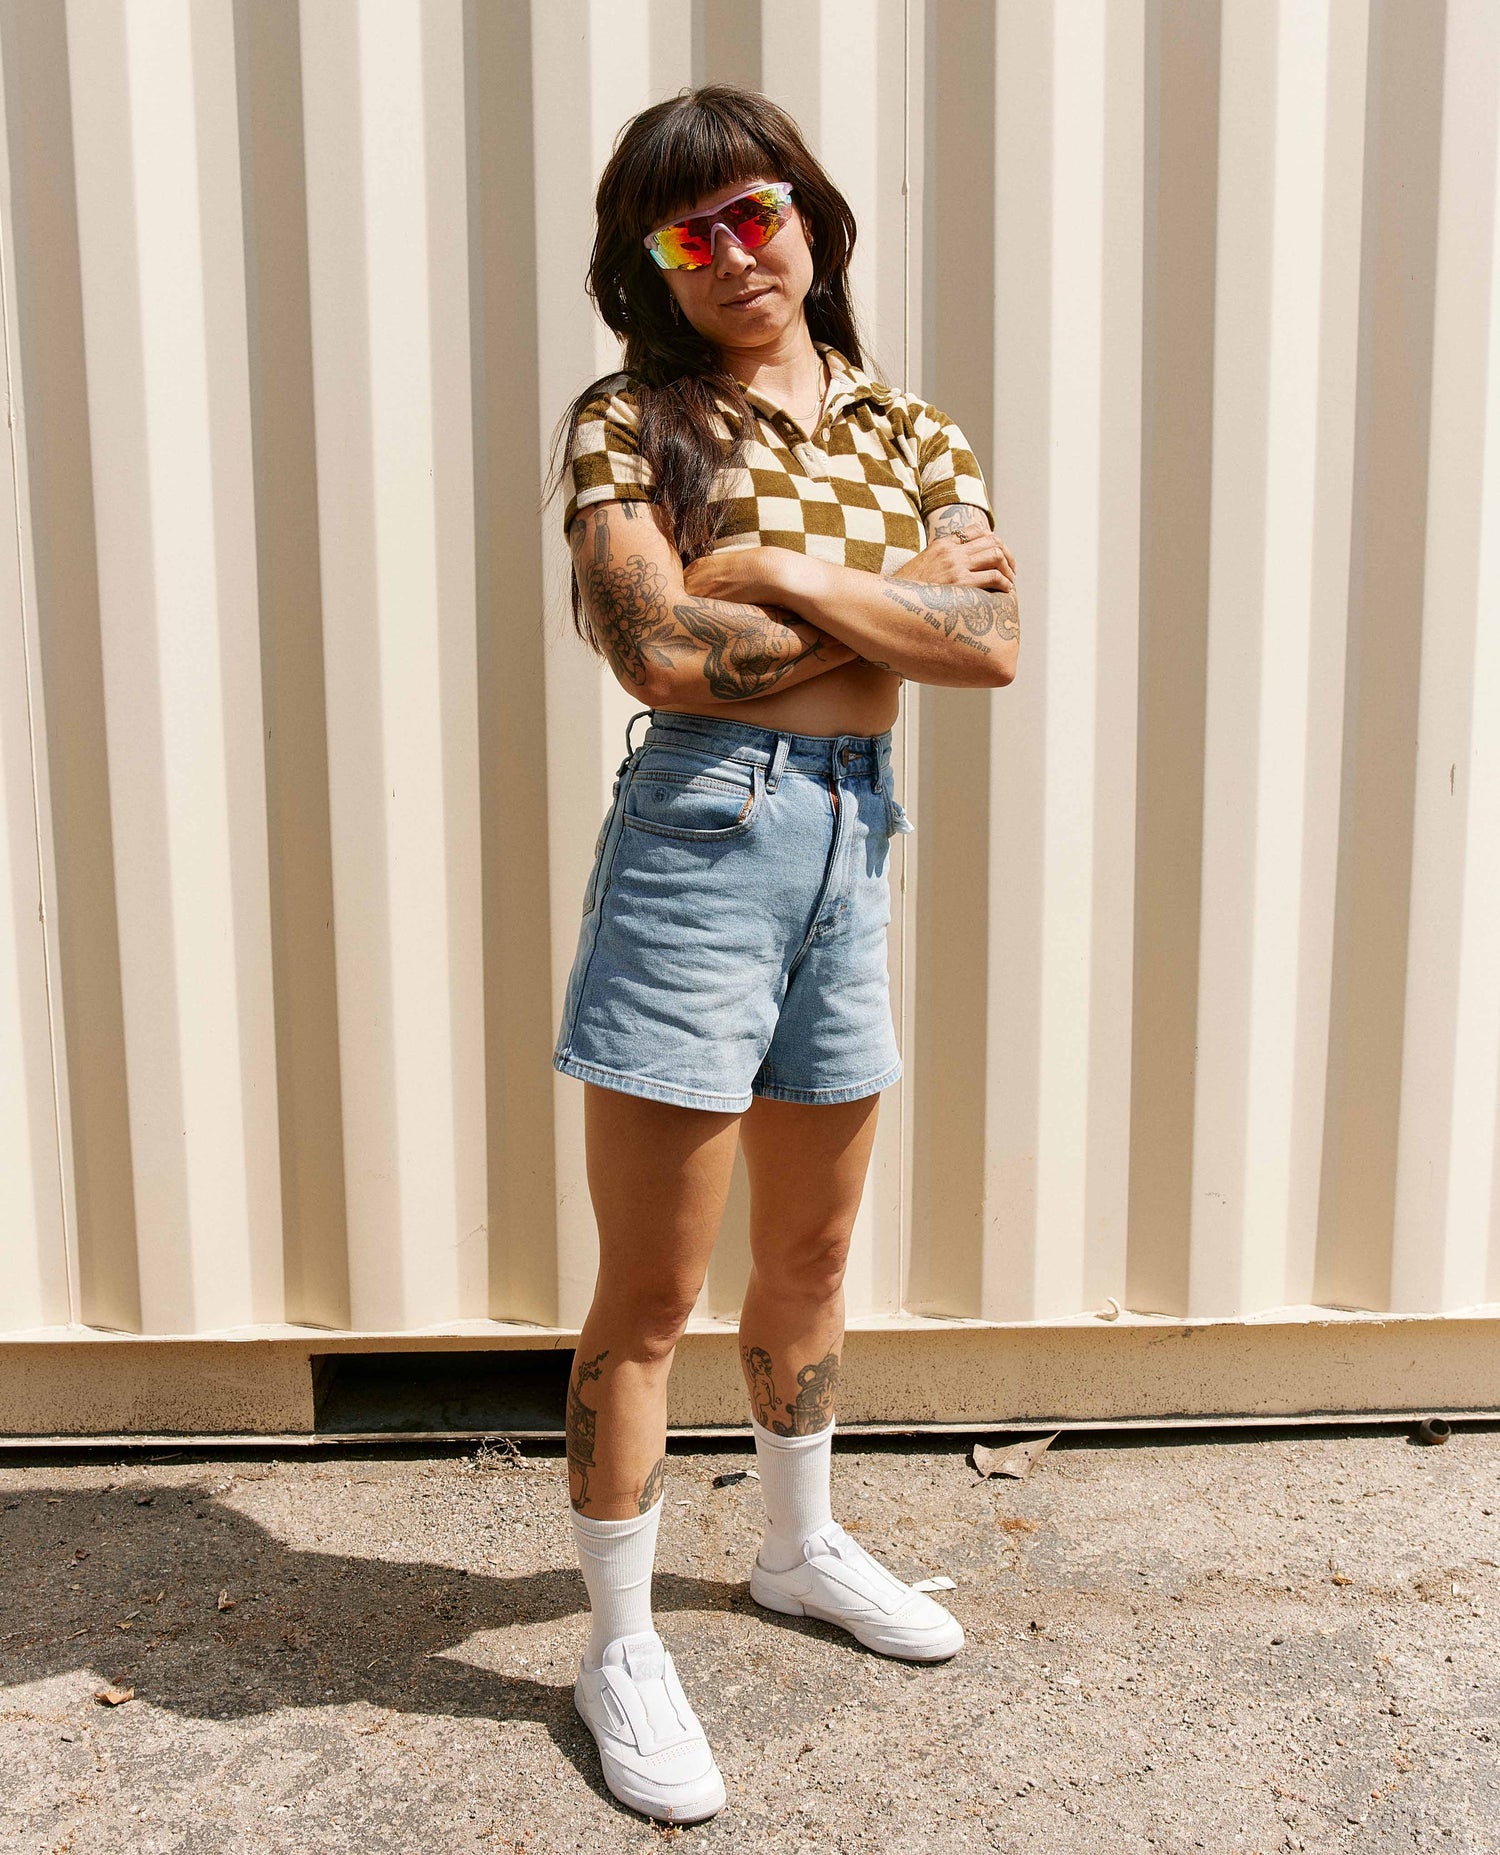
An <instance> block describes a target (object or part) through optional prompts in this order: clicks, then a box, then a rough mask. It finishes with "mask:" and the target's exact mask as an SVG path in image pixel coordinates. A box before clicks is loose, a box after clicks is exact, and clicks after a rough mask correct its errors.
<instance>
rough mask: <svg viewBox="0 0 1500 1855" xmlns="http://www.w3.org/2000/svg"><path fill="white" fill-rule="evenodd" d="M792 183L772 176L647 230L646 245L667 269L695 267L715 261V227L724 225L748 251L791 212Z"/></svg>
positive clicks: (770, 235) (770, 236)
mask: <svg viewBox="0 0 1500 1855" xmlns="http://www.w3.org/2000/svg"><path fill="white" fill-rule="evenodd" d="M791 201H792V183H791V181H789V180H773V181H772V182H771V184H770V185H769V186H766V187H750V188H747V189H746V191H745V192H744V193H737V194H736V195H735V196H734V198H733V199H732V200H725V201H724V202H723V203H722V204H721V205H719V206H716V207H715V208H714V209H713V211H712V212H711V213H692V214H690V215H689V217H688V218H686V219H677V220H674V222H673V223H672V224H671V225H663V226H658V227H657V229H656V230H655V231H654V232H648V233H647V235H646V238H645V241H644V242H645V246H646V249H647V250H648V251H649V252H650V253H651V255H652V257H653V258H655V259H656V261H657V263H658V264H659V265H660V266H661V268H662V269H663V270H664V271H696V270H701V269H702V268H703V266H704V265H705V264H711V263H712V262H713V255H714V231H715V229H716V228H717V227H718V226H721V225H722V226H723V227H724V228H725V229H726V230H727V231H728V232H729V233H730V235H731V236H732V237H734V238H736V239H738V241H739V242H740V244H742V245H743V246H744V247H745V249H746V251H755V250H758V249H759V247H760V246H762V245H764V244H766V243H767V241H768V240H770V239H773V238H774V237H775V236H776V234H777V233H778V232H779V231H780V230H781V228H782V227H783V226H784V225H785V224H786V222H787V220H788V219H790V218H791V216H792V204H791Z"/></svg>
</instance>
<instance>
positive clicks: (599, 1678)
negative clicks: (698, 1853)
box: [573, 1630, 724, 1823]
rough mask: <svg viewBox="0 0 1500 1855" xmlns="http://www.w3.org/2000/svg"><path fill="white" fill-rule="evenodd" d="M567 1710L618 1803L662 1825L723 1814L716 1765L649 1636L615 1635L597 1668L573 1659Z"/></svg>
mask: <svg viewBox="0 0 1500 1855" xmlns="http://www.w3.org/2000/svg"><path fill="white" fill-rule="evenodd" d="M573 1705H574V1706H575V1707H576V1708H577V1709H578V1711H579V1713H580V1715H581V1716H582V1718H583V1721H584V1724H585V1725H586V1726H587V1727H588V1729H589V1731H590V1732H591V1733H592V1734H593V1735H594V1738H595V1739H596V1740H597V1741H598V1745H599V1758H600V1761H601V1762H602V1764H603V1766H604V1782H605V1783H606V1784H607V1785H608V1786H609V1788H610V1790H611V1791H612V1792H613V1793H614V1795H615V1796H616V1797H618V1798H619V1800H620V1802H621V1803H625V1804H629V1805H630V1807H631V1809H632V1810H639V1811H640V1812H641V1813H642V1815H644V1816H650V1817H655V1818H657V1819H658V1820H659V1821H661V1822H666V1823H701V1822H702V1821H703V1819H704V1818H705V1817H708V1816H714V1815H716V1814H717V1813H718V1812H719V1811H720V1810H722V1809H723V1808H724V1780H723V1778H722V1777H721V1776H720V1775H719V1767H718V1766H717V1765H716V1764H715V1763H714V1755H713V1753H712V1752H711V1751H710V1750H709V1747H708V1741H707V1739H705V1738H704V1736H703V1728H702V1727H701V1726H700V1725H699V1724H698V1716H697V1714H695V1713H694V1712H693V1710H692V1708H691V1707H690V1706H689V1705H688V1700H687V1696H686V1695H685V1694H684V1693H683V1691H682V1684H681V1682H679V1681H678V1679H677V1670H676V1669H675V1668H674V1667H673V1665H672V1657H671V1654H670V1652H669V1651H668V1649H667V1646H666V1644H665V1643H664V1642H663V1641H662V1639H661V1637H660V1636H659V1635H658V1634H657V1633H656V1631H655V1630H638V1631H637V1632H636V1633H635V1634H634V1635H631V1636H617V1637H616V1638H615V1640H614V1641H613V1642H611V1643H608V1644H606V1646H605V1650H604V1663H603V1666H602V1667H601V1668H589V1667H588V1666H587V1664H586V1662H583V1661H580V1663H579V1668H578V1680H577V1682H576V1683H575V1684H574V1688H573Z"/></svg>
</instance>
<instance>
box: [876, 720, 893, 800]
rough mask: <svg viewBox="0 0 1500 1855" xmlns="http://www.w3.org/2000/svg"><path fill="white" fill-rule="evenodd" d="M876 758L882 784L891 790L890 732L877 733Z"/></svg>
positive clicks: (887, 789)
mask: <svg viewBox="0 0 1500 1855" xmlns="http://www.w3.org/2000/svg"><path fill="white" fill-rule="evenodd" d="M875 760H876V764H877V766H878V768H879V773H880V784H881V786H883V787H884V788H885V790H886V791H888V792H889V791H890V790H891V737H890V735H889V734H877V735H876V737H875Z"/></svg>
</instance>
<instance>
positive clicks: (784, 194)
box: [641, 180, 795, 271]
mask: <svg viewBox="0 0 1500 1855" xmlns="http://www.w3.org/2000/svg"><path fill="white" fill-rule="evenodd" d="M794 185H795V183H794V182H792V181H790V180H772V181H763V182H757V183H756V185H755V186H753V187H746V188H745V189H744V191H743V192H742V193H735V194H731V195H730V197H729V198H728V199H727V200H720V201H719V203H718V205H717V206H715V207H714V208H713V209H712V212H706V213H684V214H683V216H682V218H681V219H669V220H668V221H667V223H666V225H659V226H657V228H656V230H655V231H654V232H648V233H647V234H646V236H645V237H644V238H643V239H642V240H641V243H642V244H643V245H644V246H645V247H646V249H647V250H648V251H649V252H650V253H651V256H652V258H653V259H654V260H655V263H656V265H657V268H658V269H660V270H664V271H701V270H707V268H708V266H709V265H710V264H712V263H713V258H712V257H708V258H705V259H704V261H703V262H702V263H701V264H668V263H666V262H664V260H663V258H662V255H661V253H660V251H658V250H657V247H656V239H657V236H658V234H659V233H662V232H665V231H667V230H668V229H669V228H670V227H671V226H674V225H682V224H684V223H685V222H686V221H687V220H689V219H713V214H714V213H721V212H723V210H724V208H725V207H726V206H733V205H734V203H735V201H736V200H744V199H748V198H749V197H750V195H751V194H752V193H779V194H780V195H781V203H782V205H783V206H790V205H791V203H792V190H793V187H794ZM721 227H722V228H723V230H724V231H726V232H727V233H728V234H729V236H730V237H731V238H732V239H733V240H734V242H735V243H736V244H737V245H739V246H740V247H741V248H742V249H743V250H749V249H751V247H749V246H747V245H745V243H744V240H743V239H741V238H740V236H739V234H738V233H737V232H736V231H735V229H734V227H733V226H732V225H727V224H725V222H724V221H723V220H722V219H713V223H712V225H710V227H709V232H708V247H709V250H710V252H712V251H713V250H714V248H715V243H716V241H717V238H718V235H719V230H720V228H721ZM783 230H785V222H783V223H782V224H781V225H779V226H777V228H776V232H780V231H783ZM776 232H773V233H772V234H771V238H774V237H775V236H776ZM770 242H771V239H770V238H767V239H762V241H761V244H763V245H768V244H770ZM760 248H761V247H760V245H757V246H755V247H754V249H755V250H757V251H758V250H760Z"/></svg>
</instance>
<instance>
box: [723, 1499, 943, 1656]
mask: <svg viewBox="0 0 1500 1855" xmlns="http://www.w3.org/2000/svg"><path fill="white" fill-rule="evenodd" d="M750 1595H751V1596H752V1597H753V1598H754V1599H755V1601H756V1603H757V1604H763V1605H764V1606H765V1607H766V1609H767V1610H779V1611H780V1612H781V1613H782V1614H783V1615H784V1616H788V1617H818V1618H820V1619H821V1620H822V1621H823V1622H824V1623H837V1624H838V1625H839V1626H840V1628H842V1629H846V1630H848V1632H849V1633H850V1635H851V1636H854V1637H856V1638H857V1639H858V1640H859V1641H860V1642H862V1643H863V1644H864V1645H865V1647H866V1648H867V1649H875V1650H878V1651H879V1653H880V1654H881V1655H895V1656H900V1657H901V1658H902V1659H903V1660H905V1661H909V1662H945V1661H946V1660H947V1659H948V1657H949V1656H950V1655H957V1654H958V1652H959V1650H960V1649H961V1648H962V1647H963V1646H964V1632H963V1625H962V1624H961V1623H960V1622H959V1621H958V1619H957V1617H955V1616H952V1615H951V1614H950V1613H949V1612H948V1611H946V1610H944V1609H943V1607H942V1605H941V1604H939V1603H936V1602H934V1600H933V1599H932V1598H930V1597H929V1596H928V1595H927V1593H926V1592H925V1591H915V1590H913V1589H912V1587H911V1586H910V1585H909V1584H903V1583H902V1582H901V1580H900V1579H899V1578H898V1577H897V1576H896V1574H895V1573H894V1572H891V1571H887V1570H886V1568H885V1566H883V1565H882V1564H881V1563H880V1561H879V1560H878V1559H876V1558H872V1557H871V1555H870V1554H869V1553H868V1552H866V1551H865V1549H864V1547H863V1546H861V1545H860V1543H859V1541H858V1540H857V1539H852V1538H851V1537H850V1536H849V1534H848V1533H846V1532H845V1531H844V1529H843V1527H841V1526H840V1525H839V1523H838V1521H837V1520H830V1521H829V1522H828V1523H827V1525H826V1526H821V1527H819V1528H818V1530H817V1532H816V1533H814V1534H813V1535H812V1537H811V1538H810V1539H806V1540H804V1541H803V1543H802V1563H801V1564H800V1565H794V1566H793V1567H792V1568H791V1570H790V1571H786V1572H770V1571H767V1570H766V1568H765V1566H763V1565H762V1564H761V1562H760V1560H759V1558H757V1559H756V1561H755V1563H754V1565H752V1566H751V1568H750Z"/></svg>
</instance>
